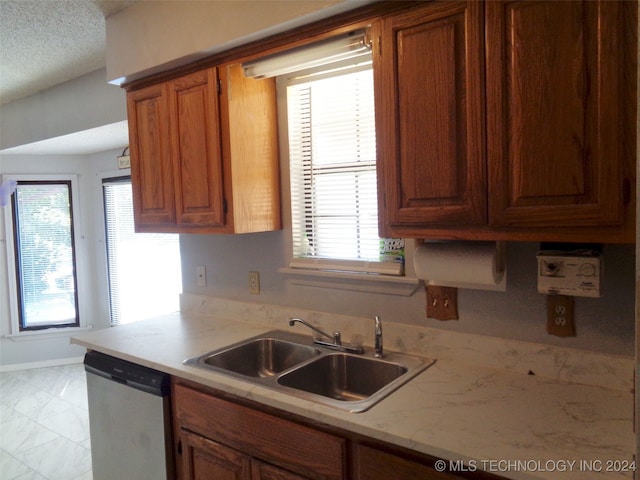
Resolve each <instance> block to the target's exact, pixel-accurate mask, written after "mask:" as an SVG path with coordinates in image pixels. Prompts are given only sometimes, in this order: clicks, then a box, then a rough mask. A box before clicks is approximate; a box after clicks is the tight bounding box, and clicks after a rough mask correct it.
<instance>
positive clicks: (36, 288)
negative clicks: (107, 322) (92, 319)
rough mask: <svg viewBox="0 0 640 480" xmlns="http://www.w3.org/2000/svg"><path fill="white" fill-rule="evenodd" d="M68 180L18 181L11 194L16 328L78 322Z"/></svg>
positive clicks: (45, 326) (69, 185) (65, 325)
mask: <svg viewBox="0 0 640 480" xmlns="http://www.w3.org/2000/svg"><path fill="white" fill-rule="evenodd" d="M71 201H72V199H71V182H70V181H19V182H18V185H17V188H16V191H15V195H14V197H13V218H14V236H15V240H14V241H15V245H16V248H17V251H16V266H17V276H18V279H17V280H18V292H19V293H18V298H19V301H18V303H19V319H20V322H19V328H20V330H21V331H23V330H37V329H43V328H52V327H68V326H78V325H79V317H78V302H77V294H76V284H77V282H76V268H75V253H74V248H75V247H74V237H73V218H72V209H71V205H72V204H71Z"/></svg>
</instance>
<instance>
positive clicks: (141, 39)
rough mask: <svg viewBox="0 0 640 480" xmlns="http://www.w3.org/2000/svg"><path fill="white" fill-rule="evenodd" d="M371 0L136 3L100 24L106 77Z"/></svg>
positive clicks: (180, 59) (140, 71) (124, 76)
mask: <svg viewBox="0 0 640 480" xmlns="http://www.w3.org/2000/svg"><path fill="white" fill-rule="evenodd" d="M367 3H371V0H296V1H294V2H292V1H290V0H269V1H268V2H266V1H263V0H244V1H242V2H238V1H235V0H231V1H229V0H227V1H225V0H217V1H215V2H203V1H193V0H185V1H179V2H178V1H154V2H137V3H135V4H133V5H132V6H130V7H129V8H127V9H126V10H123V11H121V12H119V13H116V14H115V15H112V16H110V17H109V18H107V20H106V26H107V76H108V78H109V81H114V82H118V84H121V83H122V82H124V81H131V80H134V79H137V78H140V77H143V76H146V75H149V74H151V73H155V72H158V71H162V70H166V69H168V68H171V67H176V66H179V65H184V64H185V63H188V62H191V61H193V60H196V59H198V58H202V57H203V56H205V55H208V54H211V53H215V52H220V51H223V50H225V49H228V48H230V47H232V46H237V45H239V44H241V43H247V41H249V40H257V39H260V38H265V37H266V36H268V35H272V34H274V33H278V32H283V31H286V30H288V29H292V28H294V27H297V26H299V25H304V24H306V23H310V22H312V21H315V20H319V19H322V18H327V17H329V16H331V15H335V14H337V13H340V12H344V11H347V10H351V9H354V8H357V7H359V6H362V5H365V4H367Z"/></svg>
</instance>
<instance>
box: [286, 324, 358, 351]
mask: <svg viewBox="0 0 640 480" xmlns="http://www.w3.org/2000/svg"><path fill="white" fill-rule="evenodd" d="M296 322H298V323H301V324H303V325H306V326H307V327H309V328H310V329H311V330H313V331H314V332H316V333H317V334H318V335H320V336H322V337H325V338H328V339H329V340H331V342H325V341H324V340H320V339H318V338H314V339H313V343H315V344H316V345H322V346H323V347H328V348H332V349H334V350H340V351H341V352H349V353H364V349H363V348H362V347H361V346H352V345H342V335H340V332H333V335H329V334H328V333H325V332H323V331H322V330H320V329H319V328H316V327H314V326H313V325H311V324H310V323H309V322H307V321H305V320H303V319H302V318H290V319H289V326H290V327H293V326H294V325H295V324H296Z"/></svg>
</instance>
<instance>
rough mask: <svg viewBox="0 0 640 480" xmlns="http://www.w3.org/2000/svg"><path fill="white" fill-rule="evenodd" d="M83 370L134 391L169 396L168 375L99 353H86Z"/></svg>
mask: <svg viewBox="0 0 640 480" xmlns="http://www.w3.org/2000/svg"><path fill="white" fill-rule="evenodd" d="M84 369H85V371H86V372H87V373H91V374H94V375H98V376H99V377H102V378H106V379H107V380H111V381H114V382H117V383H121V384H123V385H126V386H128V387H131V388H135V389H136V390H141V391H143V392H146V393H149V394H151V395H155V396H158V397H167V396H169V390H170V388H169V374H167V373H164V372H160V371H158V370H154V369H152V368H148V367H144V366H142V365H138V364H136V363H131V362H128V361H126V360H122V359H120V358H116V357H112V356H110V355H106V354H104V353H100V352H94V351H88V352H87V353H86V354H85V356H84Z"/></svg>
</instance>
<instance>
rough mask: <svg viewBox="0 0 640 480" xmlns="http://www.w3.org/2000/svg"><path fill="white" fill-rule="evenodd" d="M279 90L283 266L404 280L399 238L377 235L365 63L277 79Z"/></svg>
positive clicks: (372, 124) (367, 66) (370, 88)
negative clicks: (286, 228) (286, 220)
mask: <svg viewBox="0 0 640 480" xmlns="http://www.w3.org/2000/svg"><path fill="white" fill-rule="evenodd" d="M278 88H279V95H280V97H281V98H282V97H285V96H286V104H287V106H286V110H287V114H286V117H287V137H288V142H287V145H288V150H289V172H290V189H291V222H292V256H291V260H290V265H289V266H290V267H292V268H298V269H316V270H332V271H342V272H361V273H372V274H387V275H402V274H403V247H404V245H403V242H402V240H392V239H381V238H380V237H379V236H378V207H377V180H376V136H375V114H374V93H373V72H372V68H371V61H370V58H369V59H366V60H365V61H364V62H363V61H362V59H361V58H360V59H359V61H358V62H354V63H351V64H348V65H345V64H344V63H342V64H341V65H340V66H339V67H337V68H336V66H335V65H333V64H332V65H325V66H324V67H317V68H315V69H314V70H311V71H309V70H307V71H303V72H296V73H293V74H288V75H286V76H281V77H279V78H278ZM284 90H286V92H285V91H284ZM281 114H282V112H281ZM281 124H282V123H281Z"/></svg>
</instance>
